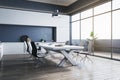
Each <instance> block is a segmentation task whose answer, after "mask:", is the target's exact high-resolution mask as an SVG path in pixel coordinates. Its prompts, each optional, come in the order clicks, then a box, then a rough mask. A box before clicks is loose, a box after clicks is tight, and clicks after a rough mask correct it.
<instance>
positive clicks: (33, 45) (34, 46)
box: [31, 41, 38, 57]
mask: <svg viewBox="0 0 120 80" xmlns="http://www.w3.org/2000/svg"><path fill="white" fill-rule="evenodd" d="M31 46H32V55H33V56H34V57H38V56H37V47H36V45H35V42H33V41H32V42H31Z"/></svg>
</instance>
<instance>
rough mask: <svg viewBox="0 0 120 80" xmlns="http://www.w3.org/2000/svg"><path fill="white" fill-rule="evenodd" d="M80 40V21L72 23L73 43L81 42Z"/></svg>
mask: <svg viewBox="0 0 120 80" xmlns="http://www.w3.org/2000/svg"><path fill="white" fill-rule="evenodd" d="M79 41H80V21H77V22H73V23H72V44H75V45H76V44H79Z"/></svg>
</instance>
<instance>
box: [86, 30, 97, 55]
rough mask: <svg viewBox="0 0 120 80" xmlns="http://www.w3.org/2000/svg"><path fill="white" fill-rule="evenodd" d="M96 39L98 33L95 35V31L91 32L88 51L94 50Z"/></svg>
mask: <svg viewBox="0 0 120 80" xmlns="http://www.w3.org/2000/svg"><path fill="white" fill-rule="evenodd" d="M96 39H97V37H96V35H94V32H93V31H91V32H90V38H89V39H88V42H89V44H88V51H89V52H90V53H92V52H94V40H96Z"/></svg>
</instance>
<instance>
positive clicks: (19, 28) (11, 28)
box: [0, 24, 56, 42]
mask: <svg viewBox="0 0 120 80" xmlns="http://www.w3.org/2000/svg"><path fill="white" fill-rule="evenodd" d="M55 30H56V28H55V27H47V26H26V25H8V24H0V41H3V42H18V41H20V36H22V35H28V36H29V37H30V38H31V39H32V40H33V41H40V39H41V38H42V39H45V40H46V41H53V40H54V41H55V40H56V36H55V34H56V32H55Z"/></svg>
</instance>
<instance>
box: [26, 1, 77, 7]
mask: <svg viewBox="0 0 120 80" xmlns="http://www.w3.org/2000/svg"><path fill="white" fill-rule="evenodd" d="M28 1H33V2H41V3H48V4H55V5H61V6H69V5H70V4H72V3H74V2H75V1H77V0H28Z"/></svg>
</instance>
